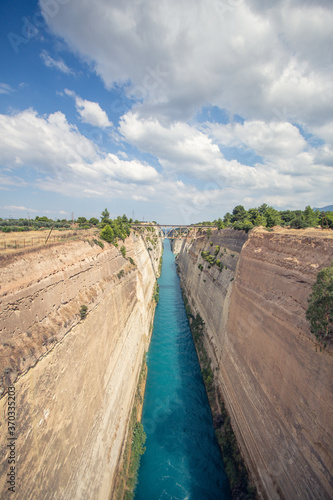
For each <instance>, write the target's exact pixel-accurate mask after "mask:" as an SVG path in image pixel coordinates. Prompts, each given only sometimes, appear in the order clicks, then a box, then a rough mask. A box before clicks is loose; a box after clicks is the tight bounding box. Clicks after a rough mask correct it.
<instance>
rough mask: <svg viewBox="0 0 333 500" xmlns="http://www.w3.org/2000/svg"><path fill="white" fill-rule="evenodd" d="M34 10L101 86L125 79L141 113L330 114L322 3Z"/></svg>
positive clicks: (177, 0) (76, 5) (327, 29)
mask: <svg viewBox="0 0 333 500" xmlns="http://www.w3.org/2000/svg"><path fill="white" fill-rule="evenodd" d="M41 8H42V12H44V14H45V18H46V19H47V22H48V23H49V25H50V27H51V29H53V31H54V32H55V33H56V34H58V35H60V36H62V37H63V38H64V39H65V40H66V41H67V43H68V45H69V46H70V47H71V48H72V50H74V51H76V52H79V53H80V54H81V55H82V57H83V58H85V59H87V58H88V59H89V60H90V61H91V62H92V64H93V65H94V67H95V70H96V71H97V73H98V74H99V75H100V76H101V78H102V79H103V80H104V82H105V84H106V86H107V87H109V88H110V87H112V85H113V84H114V82H120V81H121V82H128V81H130V82H131V84H132V94H134V95H136V96H137V98H138V100H139V101H140V102H142V101H143V104H144V109H145V111H146V113H147V114H148V113H150V114H152V113H153V112H154V113H155V114H156V113H160V114H161V115H162V116H163V115H164V116H169V117H171V118H173V119H177V120H182V119H183V120H187V119H188V118H189V117H190V116H191V115H192V114H193V112H194V110H195V109H197V107H200V106H202V105H205V104H206V103H211V104H215V105H217V106H220V107H222V108H226V109H229V110H231V111H232V112H237V113H239V114H241V115H242V116H244V117H247V118H249V119H272V117H273V116H275V115H276V114H281V113H283V112H284V110H286V112H287V113H288V115H289V116H294V117H295V119H296V121H299V122H303V123H317V124H319V123H320V122H322V121H326V120H328V119H329V118H330V116H332V111H333V90H332V85H331V81H332V76H333V69H332V53H331V50H330V47H331V46H332V45H333V31H332V29H331V27H332V24H333V8H332V4H331V3H329V2H325V1H324V0H322V1H321V2H314V1H313V2H312V1H308V2H301V1H296V0H292V1H290V0H288V1H287V0H281V1H279V2H263V1H261V0H241V1H237V2H235V1H232V2H221V1H218V0H198V1H197V2H190V0H170V1H168V2H154V1H153V0H142V1H141V2H132V1H130V0H123V1H122V2H119V1H113V2H109V3H106V2H105V1H104V0H96V2H94V3H93V4H92V3H91V2H88V1H87V0H83V1H82V0H80V1H79V0H72V1H71V2H68V3H66V5H63V6H62V7H61V8H60V9H59V12H58V13H57V15H56V16H53V17H51V16H48V15H47V12H46V11H45V7H44V8H43V4H41ZM294 121H295V120H294Z"/></svg>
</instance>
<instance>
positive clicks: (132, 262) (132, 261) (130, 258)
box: [128, 257, 136, 266]
mask: <svg viewBox="0 0 333 500" xmlns="http://www.w3.org/2000/svg"><path fill="white" fill-rule="evenodd" d="M128 260H129V261H130V263H131V264H132V266H136V264H135V262H134V260H133V259H132V257H129V258H128Z"/></svg>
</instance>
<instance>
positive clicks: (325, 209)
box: [313, 205, 333, 212]
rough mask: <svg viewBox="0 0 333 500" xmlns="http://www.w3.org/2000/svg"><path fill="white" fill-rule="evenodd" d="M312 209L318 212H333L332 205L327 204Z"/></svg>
mask: <svg viewBox="0 0 333 500" xmlns="http://www.w3.org/2000/svg"><path fill="white" fill-rule="evenodd" d="M313 210H319V212H333V205H327V206H326V207H322V208H314V209H313Z"/></svg>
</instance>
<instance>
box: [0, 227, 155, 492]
mask: <svg viewBox="0 0 333 500" xmlns="http://www.w3.org/2000/svg"><path fill="white" fill-rule="evenodd" d="M125 246H126V250H127V253H126V258H123V257H122V255H121V253H120V252H119V250H118V249H116V248H115V247H114V246H111V245H108V244H106V245H105V248H104V249H101V248H100V247H99V246H98V245H95V244H93V243H92V242H90V243H89V242H87V241H86V242H84V241H73V242H68V243H65V244H62V245H56V246H53V247H50V248H45V249H42V250H39V251H37V252H36V251H35V252H31V253H26V254H24V255H22V256H18V257H16V258H15V257H14V258H12V259H11V261H9V262H8V261H6V262H3V263H2V268H1V270H0V271H1V290H0V291H1V346H0V369H1V375H2V387H1V390H2V391H4V390H5V388H6V387H7V386H8V385H10V384H12V385H14V386H15V395H16V434H15V435H16V436H17V441H16V464H15V465H16V471H17V474H16V491H15V495H16V496H14V497H15V498H25V499H30V498H31V499H32V498H34V499H35V498H36V499H44V498H45V499H53V498H54V499H59V498H61V499H74V498H75V499H85V498H94V499H108V498H110V494H111V491H112V488H113V484H114V479H115V473H116V469H117V465H118V460H119V456H120V454H121V450H122V447H123V444H124V440H125V437H126V429H127V424H128V418H129V416H130V412H131V408H132V404H133V397H134V394H135V391H136V386H137V381H138V376H139V371H140V367H141V363H142V358H143V355H144V353H145V351H146V349H147V347H148V344H149V340H150V338H149V336H150V333H151V326H152V321H153V314H154V302H153V300H152V296H153V292H154V286H155V281H156V273H157V270H158V264H159V258H160V256H161V252H162V245H161V240H159V239H158V240H157V243H156V245H155V246H154V248H152V250H150V251H148V250H147V246H146V245H145V243H144V240H143V238H142V237H141V236H140V237H139V236H136V235H134V234H131V236H130V237H129V238H127V240H126V241H125ZM127 257H131V258H132V259H133V261H134V265H133V263H131V262H130V260H129V259H128V258H127ZM81 305H86V306H87V308H88V310H87V316H86V318H85V319H83V320H82V319H81V318H80V314H79V311H80V307H81ZM0 404H1V409H0V411H1V414H2V415H3V417H4V418H1V420H0V425H1V438H0V443H1V444H0V446H1V449H2V450H4V453H3V454H2V459H1V462H0V492H1V494H0V496H5V495H6V493H9V492H7V488H8V486H9V485H8V484H6V480H7V477H6V474H7V473H8V472H9V464H8V462H7V458H8V457H7V451H6V450H7V448H6V445H7V443H8V437H9V436H8V430H7V394H6V393H4V395H3V397H2V399H1V402H0Z"/></svg>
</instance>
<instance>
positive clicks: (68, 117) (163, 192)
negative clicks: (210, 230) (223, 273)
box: [0, 0, 333, 224]
mask: <svg viewBox="0 0 333 500" xmlns="http://www.w3.org/2000/svg"><path fill="white" fill-rule="evenodd" d="M0 26H1V30H0V32H1V51H0V61H1V72H0V217H2V218H8V217H13V218H18V217H30V218H34V217H35V216H36V215H47V216H48V217H50V218H52V219H58V218H59V219H63V218H67V219H70V218H71V217H72V214H74V217H75V218H76V217H78V216H84V217H87V218H90V217H99V216H100V214H101V212H102V211H103V210H104V209H105V208H108V210H109V212H110V214H111V217H116V216H117V215H122V214H124V213H125V214H126V215H127V216H128V217H133V218H134V219H139V220H142V219H144V220H146V221H148V220H150V221H151V220H156V221H158V222H160V223H161V224H168V223H170V224H178V223H179V224H189V223H192V222H199V221H200V222H202V221H207V220H214V219H217V218H219V217H223V216H224V214H225V213H226V212H228V211H229V212H231V211H232V209H233V208H234V207H235V206H236V205H239V204H241V205H244V207H245V208H246V209H248V208H250V207H256V206H259V205H261V204H262V203H267V204H269V205H271V206H273V207H275V208H277V209H279V210H285V209H292V210H294V209H304V208H305V206H306V205H311V206H312V207H323V206H325V205H330V204H332V203H333V196H332V193H333V58H332V51H333V49H332V48H333V30H332V26H333V2H332V0H159V1H158V2H157V1H156V0H94V2H92V1H91V0H39V1H38V0H11V1H10V2H5V0H0Z"/></svg>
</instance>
